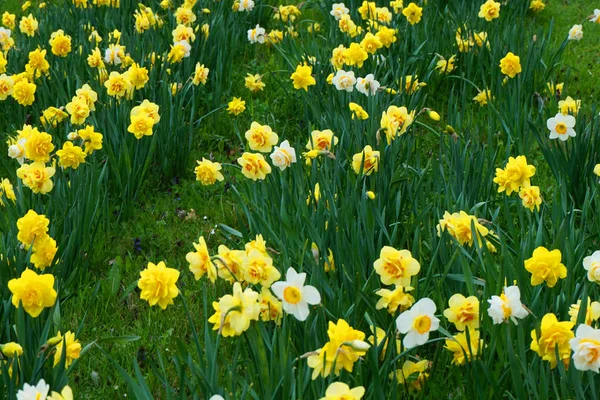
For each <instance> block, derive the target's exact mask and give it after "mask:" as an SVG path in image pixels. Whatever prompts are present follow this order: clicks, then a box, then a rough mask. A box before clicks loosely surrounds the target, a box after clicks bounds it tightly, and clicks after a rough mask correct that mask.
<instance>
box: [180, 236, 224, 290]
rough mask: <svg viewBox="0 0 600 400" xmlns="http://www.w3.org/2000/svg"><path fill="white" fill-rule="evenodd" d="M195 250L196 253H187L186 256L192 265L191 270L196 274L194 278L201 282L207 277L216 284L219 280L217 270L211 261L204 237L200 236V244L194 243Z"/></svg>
mask: <svg viewBox="0 0 600 400" xmlns="http://www.w3.org/2000/svg"><path fill="white" fill-rule="evenodd" d="M194 249H195V250H196V251H193V252H190V253H187V254H186V256H185V259H186V261H187V262H188V263H189V264H190V266H189V268H190V271H191V272H192V273H193V274H194V278H195V279H196V280H199V279H200V278H202V277H203V276H204V275H206V276H208V279H210V281H211V282H212V283H215V281H216V280H217V268H216V267H215V264H213V262H212V260H211V259H210V254H208V247H207V246H206V241H205V240H204V236H200V238H199V239H198V243H194Z"/></svg>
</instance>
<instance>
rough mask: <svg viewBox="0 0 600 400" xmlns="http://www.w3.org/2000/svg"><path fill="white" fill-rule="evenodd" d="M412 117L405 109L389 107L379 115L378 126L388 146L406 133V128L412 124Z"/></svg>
mask: <svg viewBox="0 0 600 400" xmlns="http://www.w3.org/2000/svg"><path fill="white" fill-rule="evenodd" d="M413 119H414V118H413V115H412V113H409V112H408V110H407V108H406V107H396V106H389V107H388V109H387V110H386V111H384V112H383V113H382V114H381V121H380V126H381V129H382V130H384V132H385V136H386V138H387V142H388V144H390V143H391V142H392V141H393V140H394V139H396V138H397V137H398V136H401V135H403V134H404V133H406V130H407V129H408V127H409V126H410V125H411V124H412V123H413Z"/></svg>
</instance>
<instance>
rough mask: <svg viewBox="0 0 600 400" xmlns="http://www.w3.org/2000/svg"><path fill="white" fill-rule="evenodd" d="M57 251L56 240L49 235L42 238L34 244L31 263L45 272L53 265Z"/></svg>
mask: <svg viewBox="0 0 600 400" xmlns="http://www.w3.org/2000/svg"><path fill="white" fill-rule="evenodd" d="M57 251H58V247H56V240H54V239H52V238H51V237H50V236H48V235H45V236H41V237H39V238H38V239H37V240H36V241H35V243H34V244H33V253H32V254H31V259H30V262H31V263H32V264H33V265H34V267H36V268H37V269H40V270H42V271H43V270H44V269H46V268H47V267H49V266H51V265H52V262H53V261H54V257H55V256H56V252H57Z"/></svg>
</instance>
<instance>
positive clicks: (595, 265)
mask: <svg viewBox="0 0 600 400" xmlns="http://www.w3.org/2000/svg"><path fill="white" fill-rule="evenodd" d="M583 268H585V270H586V271H587V277H588V280H589V281H590V282H596V283H597V284H600V250H596V251H595V252H594V253H593V254H592V255H591V256H587V257H585V258H584V259H583Z"/></svg>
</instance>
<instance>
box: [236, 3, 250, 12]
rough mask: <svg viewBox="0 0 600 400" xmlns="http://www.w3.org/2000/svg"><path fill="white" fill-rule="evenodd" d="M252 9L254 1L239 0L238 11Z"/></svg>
mask: <svg viewBox="0 0 600 400" xmlns="http://www.w3.org/2000/svg"><path fill="white" fill-rule="evenodd" d="M253 9H254V1H252V0H240V7H239V8H238V10H239V11H247V12H250V11H252V10H253Z"/></svg>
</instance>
